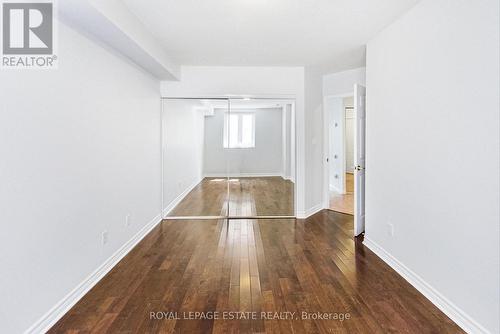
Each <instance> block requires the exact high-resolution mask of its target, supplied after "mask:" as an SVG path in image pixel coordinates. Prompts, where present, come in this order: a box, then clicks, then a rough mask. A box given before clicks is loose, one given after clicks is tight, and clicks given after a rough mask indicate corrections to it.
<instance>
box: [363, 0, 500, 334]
mask: <svg viewBox="0 0 500 334" xmlns="http://www.w3.org/2000/svg"><path fill="white" fill-rule="evenodd" d="M498 30H499V3H498V1H497V0H484V1H473V0H463V1H451V0H424V1H421V2H420V3H419V4H417V5H416V6H415V7H414V8H413V9H412V10H410V11H409V12H408V13H407V14H406V15H404V16H403V17H402V18H400V19H399V20H398V21H396V22H395V23H394V24H392V25H390V26H389V27H387V28H386V29H385V30H384V31H382V32H381V33H380V34H379V35H378V36H377V37H376V38H374V39H373V40H372V41H370V42H369V44H368V51H367V54H368V59H367V86H368V90H367V94H368V95H367V151H366V156H367V162H366V239H367V240H368V242H370V241H371V242H372V243H371V245H372V247H373V245H374V244H373V243H375V244H376V245H378V246H379V247H380V248H378V250H379V253H384V252H383V251H382V250H385V252H386V253H385V254H387V255H388V257H389V258H392V259H396V260H397V261H399V262H400V264H402V266H405V267H406V268H407V269H409V270H411V272H413V274H414V275H413V277H417V276H418V277H419V278H420V279H421V280H422V281H423V282H425V283H426V284H428V286H427V287H425V284H422V283H421V284H419V287H420V288H421V289H422V290H423V291H427V292H429V291H431V292H432V293H430V294H429V293H428V295H430V296H431V297H432V298H433V300H434V301H435V302H436V301H440V302H441V304H442V308H443V309H444V310H446V311H447V312H448V313H449V314H450V315H451V316H452V317H453V319H454V320H455V321H457V322H459V323H461V324H462V326H464V327H465V328H467V329H468V330H469V331H470V332H480V331H481V328H484V329H485V332H486V331H489V332H490V333H498V332H499V331H500V328H499V313H500V310H499V293H500V291H499V280H500V277H499V254H500V250H499V220H500V215H499V201H500V198H499V187H500V185H499V169H500V163H499V151H500V145H499V98H498V94H499V89H500V87H499V61H498V59H499V38H500V36H499V31H498ZM394 157H397V161H394ZM389 162H390V163H389ZM478 166H480V168H479V169H478ZM389 222H390V223H392V224H393V225H394V236H392V237H391V236H390V234H389V233H388V226H387V223H389ZM373 248H375V249H377V248H376V247H373ZM422 287H424V288H422ZM438 295H440V296H441V297H442V299H440V298H439V297H437V296H438ZM461 312H462V313H461Z"/></svg>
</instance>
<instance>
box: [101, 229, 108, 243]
mask: <svg viewBox="0 0 500 334" xmlns="http://www.w3.org/2000/svg"><path fill="white" fill-rule="evenodd" d="M101 242H102V244H103V245H105V244H107V243H108V231H102V236H101Z"/></svg>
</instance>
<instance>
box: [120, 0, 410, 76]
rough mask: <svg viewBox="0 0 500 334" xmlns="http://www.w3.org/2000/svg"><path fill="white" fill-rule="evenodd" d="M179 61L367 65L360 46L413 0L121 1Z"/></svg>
mask: <svg viewBox="0 0 500 334" xmlns="http://www.w3.org/2000/svg"><path fill="white" fill-rule="evenodd" d="M123 2H124V3H125V4H126V5H127V6H128V8H129V9H130V11H131V12H132V13H134V14H135V15H136V16H137V17H138V18H139V20H140V21H142V23H143V24H144V25H145V26H146V27H147V28H148V30H150V31H151V33H152V34H154V35H155V36H156V37H157V39H158V40H159V41H160V42H161V43H162V46H163V47H164V48H165V50H166V51H167V52H168V53H169V54H170V56H171V57H172V59H173V60H174V61H176V62H177V63H179V64H182V65H207V66H308V65H319V66H326V65H327V66H328V67H329V68H330V69H332V70H342V69H348V68H353V67H356V66H362V65H364V57H365V49H364V45H365V44H366V42H368V41H369V40H370V38H371V37H373V36H374V35H375V34H376V33H377V32H378V31H380V30H381V29H383V28H384V27H385V26H387V25H388V24H390V23H391V22H393V21H394V20H395V19H396V18H397V17H399V16H400V15H401V14H403V13H405V12H406V11H407V10H409V9H410V8H411V7H412V6H414V5H415V4H416V3H417V2H418V0H377V1H373V0H315V1H298V0H218V1H215V0H203V1H199V0H182V1H175V0H161V1H160V0H123Z"/></svg>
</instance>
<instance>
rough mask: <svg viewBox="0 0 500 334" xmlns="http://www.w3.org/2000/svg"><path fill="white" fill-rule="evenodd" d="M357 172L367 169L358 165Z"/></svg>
mask: <svg viewBox="0 0 500 334" xmlns="http://www.w3.org/2000/svg"><path fill="white" fill-rule="evenodd" d="M354 169H355V170H365V167H361V166H360V165H357V166H355V167H354Z"/></svg>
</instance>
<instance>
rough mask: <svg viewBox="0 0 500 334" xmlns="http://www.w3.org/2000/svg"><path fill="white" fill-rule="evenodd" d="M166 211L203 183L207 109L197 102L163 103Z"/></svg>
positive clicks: (164, 101) (164, 199) (164, 202)
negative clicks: (205, 113) (205, 115)
mask: <svg viewBox="0 0 500 334" xmlns="http://www.w3.org/2000/svg"><path fill="white" fill-rule="evenodd" d="M162 110H163V117H162V123H163V128H162V134H163V135H162V136H163V139H162V141H163V152H164V153H163V210H164V211H165V213H167V212H168V211H169V210H171V209H173V208H174V207H175V205H177V204H178V202H179V201H180V200H182V198H183V197H184V196H185V195H186V194H187V193H188V192H189V191H190V190H191V189H192V188H193V187H194V186H196V185H197V184H198V183H199V182H200V181H201V179H202V176H203V154H204V152H203V142H204V110H205V109H204V108H203V105H202V103H201V102H200V101H197V100H163V109H162Z"/></svg>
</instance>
